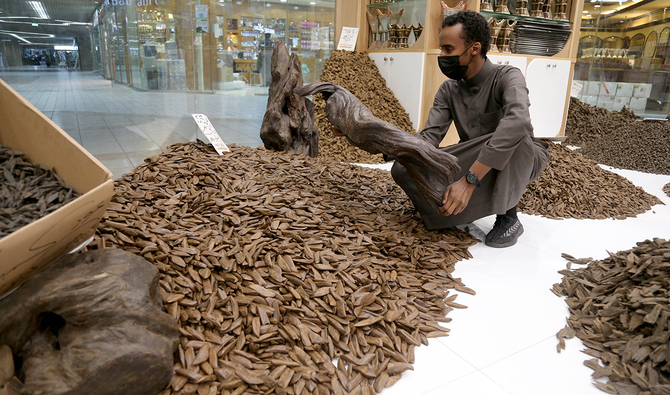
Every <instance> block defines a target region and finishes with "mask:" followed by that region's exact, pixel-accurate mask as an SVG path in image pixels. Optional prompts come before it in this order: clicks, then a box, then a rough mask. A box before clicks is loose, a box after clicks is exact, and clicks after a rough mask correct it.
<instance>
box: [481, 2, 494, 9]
mask: <svg viewBox="0 0 670 395" xmlns="http://www.w3.org/2000/svg"><path fill="white" fill-rule="evenodd" d="M479 10H480V11H493V6H492V5H491V0H482V2H481V3H480V4H479Z"/></svg>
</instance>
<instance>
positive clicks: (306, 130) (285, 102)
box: [261, 41, 319, 158]
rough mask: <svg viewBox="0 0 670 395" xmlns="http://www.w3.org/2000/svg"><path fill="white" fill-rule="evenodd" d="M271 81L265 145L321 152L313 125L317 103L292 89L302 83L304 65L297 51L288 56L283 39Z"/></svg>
mask: <svg viewBox="0 0 670 395" xmlns="http://www.w3.org/2000/svg"><path fill="white" fill-rule="evenodd" d="M270 68H271V69H272V83H271V84H270V89H269V92H268V93H269V97H268V105H267V109H266V110H265V115H264V116H263V124H262V125H261V139H262V140H263V144H264V145H265V148H267V149H270V150H275V151H284V152H288V153H296V154H303V155H308V156H310V157H312V158H315V157H316V155H317V154H318V149H319V148H318V144H319V131H318V129H317V127H316V125H315V124H314V104H312V102H311V101H309V99H306V98H305V97H302V96H298V95H297V94H295V93H293V90H294V89H295V88H296V87H298V86H302V84H303V82H302V66H301V64H300V59H298V57H297V56H296V54H292V55H290V56H289V53H288V49H286V46H285V45H284V43H282V42H281V41H275V43H274V51H273V52H272V61H271V63H270Z"/></svg>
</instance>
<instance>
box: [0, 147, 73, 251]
mask: <svg viewBox="0 0 670 395" xmlns="http://www.w3.org/2000/svg"><path fill="white" fill-rule="evenodd" d="M78 196H79V194H78V193H77V192H76V191H75V190H74V189H72V188H71V187H69V186H68V185H66V184H65V182H64V181H63V180H62V179H61V178H60V177H59V176H58V175H57V174H56V173H55V172H54V171H51V170H49V169H47V168H46V167H44V166H42V165H40V164H33V163H31V162H30V161H29V160H28V157H27V156H26V155H25V154H24V153H22V152H18V151H13V150H12V149H11V148H9V147H7V146H5V145H2V144H0V238H2V237H5V236H7V235H9V234H10V233H12V232H14V231H16V230H18V229H20V228H22V227H23V226H26V225H28V224H30V223H31V222H33V221H36V220H38V219H40V218H42V217H44V216H46V215H48V214H51V213H52V212H54V211H56V210H58V209H59V208H61V207H62V206H64V205H66V204H68V203H69V202H71V201H73V200H74V199H76V198H77V197H78Z"/></svg>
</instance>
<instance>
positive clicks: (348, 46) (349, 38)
mask: <svg viewBox="0 0 670 395" xmlns="http://www.w3.org/2000/svg"><path fill="white" fill-rule="evenodd" d="M356 39H358V28H357V27H342V34H341V35H340V42H339V43H337V49H344V50H347V51H353V50H354V49H355V48H356Z"/></svg>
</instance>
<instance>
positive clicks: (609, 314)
mask: <svg viewBox="0 0 670 395" xmlns="http://www.w3.org/2000/svg"><path fill="white" fill-rule="evenodd" d="M564 257H565V258H567V259H568V260H569V261H571V263H577V264H588V266H587V267H585V268H580V269H576V270H569V269H568V270H563V271H561V272H560V273H561V274H563V276H564V277H563V280H562V281H561V283H560V284H555V285H554V288H553V290H552V291H553V292H554V293H555V294H556V295H558V296H566V297H567V299H566V303H567V304H568V307H569V309H570V318H568V326H566V327H565V328H564V329H562V330H561V331H560V332H559V333H558V334H557V336H558V338H559V339H560V340H559V345H558V350H559V352H560V350H561V348H565V341H564V340H563V339H564V338H571V337H573V336H574V335H577V337H578V338H580V339H581V340H582V343H583V344H584V345H585V346H586V347H587V349H586V350H585V351H584V353H586V354H587V355H590V356H592V357H593V359H591V360H588V361H585V362H584V364H585V365H586V366H588V367H590V368H591V369H593V370H594V372H593V378H594V379H599V378H604V377H607V378H608V379H609V382H607V383H605V382H602V381H596V382H594V384H595V385H596V386H597V387H598V388H600V389H601V390H603V391H605V392H607V393H610V394H622V395H624V394H626V395H628V394H631V395H662V394H668V393H670V342H669V341H668V339H670V326H669V325H668V318H669V317H670V242H669V241H667V240H663V239H654V240H653V241H650V240H647V241H644V242H641V243H637V247H635V248H633V249H631V250H628V251H622V252H618V253H616V254H610V256H609V257H608V258H606V259H603V260H601V261H594V260H591V259H590V258H589V259H574V258H573V257H571V256H569V255H566V254H564ZM568 267H570V266H568Z"/></svg>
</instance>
